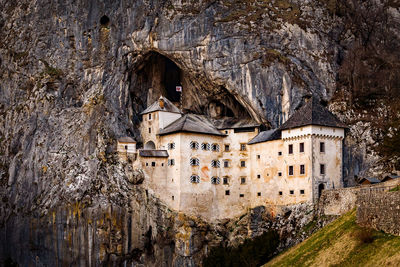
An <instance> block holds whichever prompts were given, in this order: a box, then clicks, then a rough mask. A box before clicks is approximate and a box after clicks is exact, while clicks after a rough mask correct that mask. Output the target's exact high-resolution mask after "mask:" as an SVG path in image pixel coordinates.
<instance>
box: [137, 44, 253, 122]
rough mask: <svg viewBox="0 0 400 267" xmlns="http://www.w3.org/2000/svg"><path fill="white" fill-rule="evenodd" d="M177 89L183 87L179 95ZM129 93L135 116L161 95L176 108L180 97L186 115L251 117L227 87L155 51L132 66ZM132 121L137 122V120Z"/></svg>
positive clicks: (219, 117) (217, 117)
mask: <svg viewBox="0 0 400 267" xmlns="http://www.w3.org/2000/svg"><path fill="white" fill-rule="evenodd" d="M177 86H182V88H183V89H182V95H181V93H179V92H177V91H176V87H177ZM130 94H131V98H132V105H133V111H134V113H140V112H141V111H143V110H144V109H145V108H146V107H147V106H148V105H150V104H152V103H153V102H154V101H156V100H157V99H158V98H159V97H160V96H161V95H162V96H165V97H166V98H168V99H169V100H170V101H171V102H173V103H174V104H175V105H177V106H179V104H180V100H181V99H180V98H181V97H182V109H183V111H184V112H185V113H195V114H202V115H207V116H209V117H211V118H215V119H222V118H236V119H250V118H251V116H250V115H249V112H248V111H247V110H246V108H245V107H243V106H242V105H241V104H240V103H239V101H238V100H236V98H235V96H234V95H232V94H231V93H229V92H228V90H227V89H226V88H224V87H222V86H220V85H217V86H216V85H214V84H213V83H212V82H211V81H208V80H207V79H205V78H204V77H202V76H201V75H196V74H190V73H189V71H185V70H183V69H182V68H180V67H179V66H178V64H177V63H175V62H174V61H173V60H171V59H169V58H168V57H166V56H164V55H162V54H160V53H158V52H154V51H152V52H149V53H147V54H146V55H145V56H143V58H142V60H140V62H138V63H137V64H136V65H135V66H134V67H133V70H132V72H131V77H130ZM137 116H138V115H137ZM135 121H137V122H139V121H140V118H139V117H138V118H136V119H135Z"/></svg>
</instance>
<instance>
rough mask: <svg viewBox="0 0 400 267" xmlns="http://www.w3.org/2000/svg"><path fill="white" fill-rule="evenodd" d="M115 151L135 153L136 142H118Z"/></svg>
mask: <svg viewBox="0 0 400 267" xmlns="http://www.w3.org/2000/svg"><path fill="white" fill-rule="evenodd" d="M117 151H118V152H120V153H136V143H124V142H118V144H117Z"/></svg>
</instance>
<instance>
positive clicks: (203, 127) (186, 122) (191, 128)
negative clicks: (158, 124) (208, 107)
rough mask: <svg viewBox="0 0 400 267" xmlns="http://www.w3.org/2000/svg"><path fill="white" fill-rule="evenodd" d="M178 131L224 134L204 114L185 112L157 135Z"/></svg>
mask: <svg viewBox="0 0 400 267" xmlns="http://www.w3.org/2000/svg"><path fill="white" fill-rule="evenodd" d="M178 132H189V133H202V134H211V135H220V136H224V134H222V133H221V132H220V131H218V129H217V128H216V127H215V126H214V125H213V124H212V123H211V121H210V120H209V119H208V118H207V117H206V116H202V115H197V114H185V115H184V116H182V117H180V118H179V119H177V120H176V121H174V122H172V123H171V124H170V125H168V126H167V127H165V128H164V129H162V130H160V132H159V135H166V134H172V133H178Z"/></svg>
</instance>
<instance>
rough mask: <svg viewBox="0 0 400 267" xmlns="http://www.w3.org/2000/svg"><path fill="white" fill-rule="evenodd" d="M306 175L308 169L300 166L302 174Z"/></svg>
mask: <svg viewBox="0 0 400 267" xmlns="http://www.w3.org/2000/svg"><path fill="white" fill-rule="evenodd" d="M305 173H306V167H305V165H304V164H301V165H300V174H305Z"/></svg>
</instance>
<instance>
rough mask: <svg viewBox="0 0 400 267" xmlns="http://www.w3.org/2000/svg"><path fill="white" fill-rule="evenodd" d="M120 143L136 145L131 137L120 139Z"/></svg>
mask: <svg viewBox="0 0 400 267" xmlns="http://www.w3.org/2000/svg"><path fill="white" fill-rule="evenodd" d="M118 142H120V143H136V141H135V139H133V138H132V137H129V136H124V137H120V138H118Z"/></svg>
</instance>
